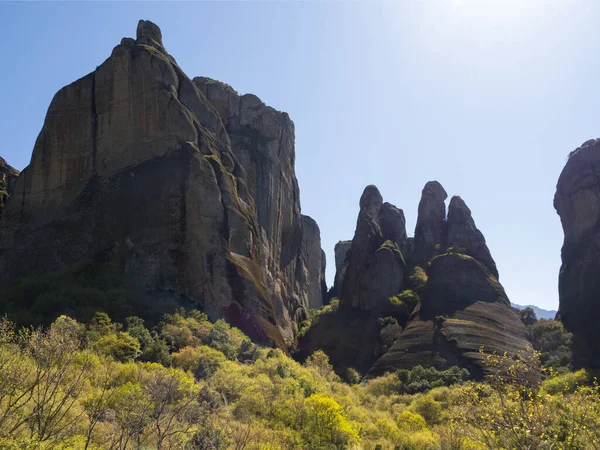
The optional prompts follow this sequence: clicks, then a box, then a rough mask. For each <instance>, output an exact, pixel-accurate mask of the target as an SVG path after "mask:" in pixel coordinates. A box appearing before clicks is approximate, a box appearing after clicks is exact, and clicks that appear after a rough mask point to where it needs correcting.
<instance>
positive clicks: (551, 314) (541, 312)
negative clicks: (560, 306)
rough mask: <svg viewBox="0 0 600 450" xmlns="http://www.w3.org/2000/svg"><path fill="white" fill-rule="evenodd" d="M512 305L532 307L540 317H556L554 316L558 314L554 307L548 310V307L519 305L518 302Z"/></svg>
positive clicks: (521, 307)
mask: <svg viewBox="0 0 600 450" xmlns="http://www.w3.org/2000/svg"><path fill="white" fill-rule="evenodd" d="M512 306H513V307H515V308H517V309H525V308H531V309H533V310H534V311H535V315H536V317H537V318H538V319H554V317H555V316H556V311H555V310H553V309H552V310H547V309H542V308H538V307H537V306H535V305H526V306H523V305H517V304H516V303H513V304H512Z"/></svg>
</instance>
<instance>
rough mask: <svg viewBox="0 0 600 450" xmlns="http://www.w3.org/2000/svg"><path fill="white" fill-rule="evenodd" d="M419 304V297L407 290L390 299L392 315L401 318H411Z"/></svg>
mask: <svg viewBox="0 0 600 450" xmlns="http://www.w3.org/2000/svg"><path fill="white" fill-rule="evenodd" d="M418 302H419V296H418V295H417V294H416V293H415V292H414V291H412V290H410V289H406V290H404V291H402V292H401V293H400V294H398V295H395V296H393V297H390V299H389V303H390V308H391V311H392V313H393V314H394V315H397V316H399V317H407V316H409V315H410V313H411V312H412V310H413V309H414V307H415V306H416V305H417V303H418Z"/></svg>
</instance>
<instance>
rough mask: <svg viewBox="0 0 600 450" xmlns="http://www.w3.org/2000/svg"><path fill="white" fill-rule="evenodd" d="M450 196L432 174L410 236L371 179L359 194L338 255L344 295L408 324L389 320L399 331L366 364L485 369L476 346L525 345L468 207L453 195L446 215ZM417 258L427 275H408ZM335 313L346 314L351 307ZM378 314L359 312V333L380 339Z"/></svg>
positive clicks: (351, 303)
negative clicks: (352, 228)
mask: <svg viewBox="0 0 600 450" xmlns="http://www.w3.org/2000/svg"><path fill="white" fill-rule="evenodd" d="M446 198H447V194H446V191H445V190H444V188H443V187H442V186H441V185H440V183H438V182H437V181H430V182H428V183H427V184H426V185H425V187H424V189H423V192H422V197H421V201H420V203H419V215H418V219H417V225H416V228H415V237H414V240H411V239H410V238H408V237H407V235H406V227H405V218H404V213H403V212H402V210H401V209H398V208H396V207H395V206H393V205H391V204H389V203H383V199H382V198H381V195H380V193H379V191H378V190H377V188H376V187H375V186H367V188H366V189H365V191H364V193H363V195H362V197H361V200H360V213H359V216H358V221H357V225H356V232H355V235H354V239H353V240H352V242H351V245H350V249H347V250H345V252H344V253H345V255H346V256H345V258H344V260H343V262H341V261H340V262H336V268H337V271H338V272H337V273H336V283H339V284H340V285H341V290H340V305H341V306H345V307H346V309H348V308H352V309H354V310H355V311H361V312H362V315H363V316H365V313H366V314H367V316H366V317H369V318H371V319H373V318H376V317H384V316H389V315H391V316H393V317H394V318H395V319H396V320H397V321H398V323H399V324H400V325H401V326H404V325H405V328H404V330H403V331H402V332H401V334H400V331H401V328H398V329H394V333H393V336H395V337H397V339H396V341H395V343H394V344H393V345H392V346H391V348H389V350H387V351H385V348H386V347H389V345H385V342H384V343H383V344H384V345H382V348H383V349H384V354H383V355H382V356H381V357H380V358H379V359H378V360H377V362H376V363H375V364H374V365H373V367H372V368H371V371H370V373H371V374H380V373H383V372H385V371H389V370H394V369H398V368H410V367H413V366H414V365H418V364H421V365H425V366H435V367H437V368H439V369H443V368H447V367H449V366H452V365H460V366H463V367H467V368H469V369H470V370H471V371H472V372H473V374H474V375H481V373H482V369H481V364H480V361H481V355H480V354H479V349H480V347H482V346H483V347H484V349H485V351H491V352H493V351H499V352H502V353H503V352H505V351H506V352H508V353H510V354H515V353H517V352H519V351H522V352H525V351H527V345H528V342H527V339H526V336H525V327H524V326H523V324H522V322H521V321H520V319H519V317H518V316H517V315H516V314H515V312H514V311H513V310H512V309H511V307H510V302H509V300H508V298H507V296H506V294H505V292H504V289H503V288H502V286H501V285H500V283H499V282H498V271H497V269H496V264H495V262H494V260H493V258H492V257H491V254H490V251H489V249H488V247H487V245H486V242H485V238H484V237H483V234H482V233H481V232H480V231H479V230H478V229H477V227H476V226H475V222H474V220H473V218H472V215H471V211H470V210H469V208H468V207H467V205H466V204H465V202H464V201H463V200H462V199H461V198H460V197H453V198H452V199H451V201H450V206H449V209H448V217H447V218H446V205H445V203H444V201H445V199H446ZM344 247H347V245H345V246H344ZM337 253H338V252H337V251H336V257H337ZM339 253H340V255H341V254H342V251H341V250H340V251H339ZM336 259H337V258H336ZM417 266H420V267H421V268H422V269H424V270H425V271H426V272H427V275H428V277H427V279H426V280H425V279H423V280H422V281H421V282H419V281H418V280H414V279H413V278H411V277H409V276H408V275H409V274H411V273H413V271H414V270H415V268H416V267H417ZM415 273H416V272H415ZM420 273H423V272H422V271H420ZM423 278H425V276H424V275H423ZM423 284H424V286H423ZM392 297H394V298H392ZM419 299H420V300H419ZM415 305H416V306H415ZM413 307H414V310H413ZM347 314H348V313H347ZM409 316H410V317H409ZM341 320H345V321H346V323H351V322H350V320H349V319H348V318H347V317H346V318H343V319H341ZM440 321H443V324H444V325H443V326H442V324H441V322H440ZM387 322H389V321H385V320H384V321H383V323H387ZM375 323H376V321H375V320H369V319H366V318H365V319H363V321H362V322H360V324H361V326H363V327H364V331H363V332H362V333H363V334H362V338H361V339H362V340H364V341H368V342H371V343H373V342H375V341H376V337H377V336H378V334H377V330H375V329H374V327H375ZM367 327H371V328H373V329H372V330H368V329H367ZM384 334H386V335H387V333H384ZM398 335H399V336H398ZM313 339H314V340H315V339H316V338H314V337H313ZM326 344H327V343H326V342H324V343H323V345H324V347H325V346H326ZM361 351H362V350H361ZM347 353H349V354H350V353H351V352H347ZM363 353H364V352H363ZM371 356H372V355H371ZM338 359H339V358H338ZM343 363H344V362H342V363H341V364H343Z"/></svg>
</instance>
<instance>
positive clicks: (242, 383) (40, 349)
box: [0, 311, 600, 450]
mask: <svg viewBox="0 0 600 450" xmlns="http://www.w3.org/2000/svg"><path fill="white" fill-rule="evenodd" d="M538 322H541V321H538ZM482 357H484V358H485V359H486V367H487V368H488V377H487V379H486V381H485V382H483V383H474V382H470V381H467V379H468V373H466V371H464V370H459V369H457V368H453V369H450V370H448V371H443V372H439V371H436V370H435V369H424V368H422V367H415V368H413V369H412V370H410V371H399V372H397V373H391V374H387V375H385V376H382V377H379V378H375V379H371V380H362V381H361V380H360V376H359V375H358V373H357V372H356V371H355V370H350V369H349V370H348V376H347V377H346V378H347V381H345V382H344V381H342V380H341V379H340V378H339V377H338V376H337V375H336V374H335V372H334V371H333V370H332V367H331V365H330V364H329V360H328V357H327V356H326V355H325V354H324V353H323V352H321V351H317V352H315V353H313V354H312V355H311V356H310V357H308V358H307V360H306V361H305V363H304V364H301V363H299V362H297V361H294V360H293V359H291V358H290V357H289V356H287V355H285V354H284V353H283V352H282V351H280V350H277V349H270V348H262V347H258V346H256V345H254V344H252V343H251V342H250V341H249V340H248V339H247V338H246V337H245V336H244V335H243V334H242V333H241V332H240V331H239V330H237V329H235V328H231V327H230V326H229V325H227V324H226V323H225V322H223V321H217V322H215V323H211V322H209V321H208V320H207V318H206V316H205V315H203V314H201V313H197V312H192V313H185V312H183V311H182V312H178V313H175V314H171V315H167V316H165V317H164V320H163V321H162V322H161V323H160V324H158V325H157V326H155V327H153V329H152V330H148V329H147V328H146V327H145V326H144V322H143V321H142V320H141V319H139V318H136V317H130V318H127V320H125V321H124V323H123V324H118V323H113V322H112V321H111V320H110V318H109V317H108V316H107V315H106V314H103V313H96V314H95V315H94V316H93V317H92V319H91V320H90V321H89V322H88V323H87V324H85V325H84V324H81V323H79V322H76V321H75V320H73V319H71V318H69V317H66V316H61V317H59V318H58V319H57V320H56V321H55V322H54V323H52V325H51V326H50V327H48V328H46V329H29V328H19V329H17V328H15V326H14V325H13V324H12V323H11V322H9V321H7V320H4V321H2V322H1V324H0V449H15V450H16V449H19V450H20V449H229V448H232V449H344V448H357V449H358V448H364V449H373V450H375V449H381V450H383V449H486V448H494V449H495V448H506V449H513V448H518V449H524V448H531V449H557V448H561V449H563V448H564V449H580V448H598V446H599V444H598V442H599V441H600V427H598V426H597V424H598V423H599V421H600V401H599V400H600V397H599V391H598V387H597V385H596V384H595V381H594V380H593V379H592V378H591V377H590V375H589V374H588V373H586V372H584V371H579V372H575V373H573V372H565V373H562V374H557V373H556V372H555V371H554V370H553V369H552V367H551V366H550V367H549V368H548V369H544V368H543V367H541V366H542V363H540V361H539V359H538V358H537V357H519V358H515V359H512V358H507V357H505V356H503V355H498V356H496V355H492V356H484V355H483V354H482Z"/></svg>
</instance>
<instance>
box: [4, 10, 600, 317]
mask: <svg viewBox="0 0 600 450" xmlns="http://www.w3.org/2000/svg"><path fill="white" fill-rule="evenodd" d="M521 3H526V5H523V4H521ZM142 18H143V19H149V20H152V21H153V22H155V23H157V24H158V25H159V26H160V27H161V29H162V32H163V41H164V44H165V46H166V48H167V50H168V51H169V52H170V53H171V54H172V55H173V56H174V57H175V58H176V59H177V61H178V63H179V65H180V66H181V67H182V68H183V70H184V71H185V72H186V73H187V74H188V75H189V76H191V77H193V76H198V75H205V76H210V77H212V78H217V79H219V80H222V81H225V82H227V83H229V84H231V85H232V86H233V87H234V88H235V89H237V90H238V91H239V92H240V93H254V94H256V95H258V96H259V97H260V98H261V99H262V100H263V101H265V102H266V103H267V104H269V105H271V106H273V107H275V108H277V109H279V110H282V111H286V112H288V113H289V114H290V116H291V118H292V119H293V120H294V123H295V125H296V172H297V176H298V179H299V182H300V191H301V202H302V210H303V213H305V214H308V215H311V216H312V217H313V218H314V219H315V220H316V221H317V222H318V224H319V225H320V227H321V236H322V244H323V248H324V249H325V251H326V252H327V257H328V269H327V273H328V281H329V282H331V281H332V279H333V273H334V268H333V247H334V245H335V243H336V242H337V241H338V240H340V239H351V238H352V236H353V233H354V227H355V224H356V216H357V213H358V200H359V197H360V195H361V193H362V190H363V189H364V187H365V186H366V185H368V184H376V185H377V186H378V187H379V189H380V191H381V192H382V195H383V197H384V199H385V200H386V201H389V202H391V203H393V204H395V205H396V206H398V207H400V208H402V209H404V212H405V215H406V218H407V228H408V230H409V234H411V235H412V231H413V230H414V225H415V221H416V214H417V205H418V202H419V199H420V195H421V189H422V188H423V186H424V184H425V183H426V182H427V181H429V180H434V179H435V180H438V181H440V182H441V183H442V185H443V186H444V187H445V188H446V190H447V191H448V194H450V195H455V194H458V195H460V196H461V197H462V198H463V199H464V200H465V201H466V203H467V205H469V207H470V208H471V210H472V212H473V217H474V218H475V221H476V223H477V226H478V227H479V229H480V230H481V231H482V232H483V233H484V235H485V237H486V239H487V242H488V245H489V247H490V250H491V252H492V256H493V257H494V258H495V260H496V263H497V265H498V269H499V271H500V281H501V282H502V283H503V285H504V287H505V288H506V291H507V293H508V295H509V297H510V298H511V300H512V301H513V302H515V303H520V304H528V303H532V304H536V305H538V306H540V307H544V308H555V307H556V306H557V305H558V294H557V275H558V270H559V266H560V248H561V245H562V238H563V235H562V229H561V226H560V220H559V218H558V216H557V215H556V213H555V211H554V209H553V207H552V199H553V195H554V191H555V187H556V181H557V179H558V175H559V174H560V171H561V170H562V167H563V166H564V164H565V162H566V157H567V154H568V153H569V152H570V151H571V150H573V149H574V148H576V147H577V146H579V145H580V144H581V143H583V142H584V141H586V140H587V139H589V138H595V137H598V136H599V135H600V124H599V123H598V111H600V89H598V87H597V86H598V80H600V58H598V57H597V55H598V51H599V50H598V44H597V43H598V42H600V28H599V27H598V23H600V2H586V3H584V2H575V1H573V2H566V1H564V2H552V3H550V2H541V1H540V2H538V1H536V0H528V1H527V2H518V1H511V0H508V1H502V2H486V1H481V0H480V1H468V0H464V1H459V0H456V1H453V0H445V1H427V2H416V1H415V2H407V1H405V2H388V3H376V2H362V3H349V2H332V3H316V2H297V3H284V2H277V3H274V2H267V3H248V2H242V3H226V2H219V3H191V2H186V3H178V2H170V3H133V2H132V3H74V2H66V3H45V2H35V3H0V29H1V30H2V35H3V36H2V40H0V52H1V54H2V60H3V64H2V70H1V71H0V82H1V85H2V87H3V94H2V101H1V102H0V135H1V136H2V141H1V143H0V156H3V157H4V158H5V159H6V160H7V161H8V162H9V163H10V164H12V165H13V166H15V167H16V168H18V169H22V168H23V167H25V166H26V165H27V164H28V162H29V158H30V155H31V150H32V148H33V144H34V141H35V139H36V137H37V134H38V133H39V130H40V129H41V126H42V123H43V120H44V116H45V113H46V110H47V107H48V105H49V103H50V100H51V99H52V96H53V95H54V93H55V92H56V91H57V90H58V89H60V88H61V87H62V86H64V85H65V84H68V83H70V82H72V81H74V80H75V79H77V78H79V77H81V76H83V75H85V74H87V73H89V72H90V71H92V70H94V68H95V67H96V66H97V65H99V64H100V63H101V62H102V61H104V60H105V59H106V58H107V57H108V56H109V55H110V53H111V50H112V48H113V47H114V46H115V45H117V44H118V43H119V42H120V39H121V38H122V37H124V36H135V28H136V25H137V21H138V20H139V19H142Z"/></svg>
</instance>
